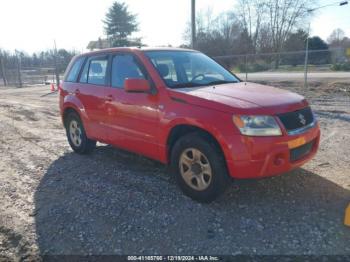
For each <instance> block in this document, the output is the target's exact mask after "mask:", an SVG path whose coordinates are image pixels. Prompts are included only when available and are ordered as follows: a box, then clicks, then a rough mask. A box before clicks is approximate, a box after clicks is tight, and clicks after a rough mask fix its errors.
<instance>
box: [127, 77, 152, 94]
mask: <svg viewBox="0 0 350 262" xmlns="http://www.w3.org/2000/svg"><path fill="white" fill-rule="evenodd" d="M124 89H125V91H126V92H135V93H148V92H150V91H151V85H150V84H149V82H148V80H146V79H142V78H127V79H125V81H124Z"/></svg>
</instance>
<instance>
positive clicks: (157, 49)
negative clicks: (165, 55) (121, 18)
mask: <svg viewBox="0 0 350 262" xmlns="http://www.w3.org/2000/svg"><path fill="white" fill-rule="evenodd" d="M117 51H131V52H133V51H191V52H196V50H193V49H186V48H177V47H141V48H140V47H113V48H106V49H101V50H97V51H91V52H87V53H83V54H81V55H79V56H90V55H98V54H105V53H113V52H117Z"/></svg>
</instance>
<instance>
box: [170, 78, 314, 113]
mask: <svg viewBox="0 0 350 262" xmlns="http://www.w3.org/2000/svg"><path fill="white" fill-rule="evenodd" d="M171 96H172V97H174V98H178V99H182V100H184V101H185V102H187V103H191V104H195V105H198V106H204V107H207V108H213V109H216V110H219V111H225V112H234V113H236V112H238V113H246V114H248V113H257V112H256V110H257V109H259V111H258V113H259V114H279V113H284V112H290V111H295V110H298V109H300V108H303V107H305V106H307V105H308V103H307V101H306V100H305V98H304V97H302V96H300V95H298V94H296V93H292V92H289V91H286V90H282V89H279V88H275V87H271V86H266V85H261V84H255V83H249V82H240V83H232V84H223V85H217V86H208V87H193V88H178V89H172V90H171Z"/></svg>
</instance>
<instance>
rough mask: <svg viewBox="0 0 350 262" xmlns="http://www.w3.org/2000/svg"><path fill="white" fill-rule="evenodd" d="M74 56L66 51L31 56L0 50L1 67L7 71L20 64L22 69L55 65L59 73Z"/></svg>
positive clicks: (46, 52)
mask: <svg viewBox="0 0 350 262" xmlns="http://www.w3.org/2000/svg"><path fill="white" fill-rule="evenodd" d="M76 54H77V52H76V51H74V50H73V51H69V50H66V49H59V50H57V52H56V51H55V50H53V49H52V50H46V51H41V52H38V53H33V54H28V53H26V52H22V51H17V52H10V51H7V50H2V49H0V60H1V62H2V64H3V67H4V68H5V69H7V70H11V69H16V68H17V67H18V63H20V64H21V68H22V69H26V68H28V69H30V68H53V67H55V65H56V64H57V68H58V70H59V72H63V71H64V70H65V69H66V67H67V65H68V64H69V62H70V60H71V59H72V58H73V56H75V55H76ZM0 71H1V68H0ZM0 74H1V72H0Z"/></svg>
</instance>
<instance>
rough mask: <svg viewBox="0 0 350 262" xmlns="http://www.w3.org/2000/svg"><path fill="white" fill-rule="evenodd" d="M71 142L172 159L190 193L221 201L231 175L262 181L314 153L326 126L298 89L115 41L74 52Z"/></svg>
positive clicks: (65, 94) (67, 119)
mask: <svg viewBox="0 0 350 262" xmlns="http://www.w3.org/2000/svg"><path fill="white" fill-rule="evenodd" d="M60 111H61V115H62V120H63V123H64V126H65V128H66V131H67V138H68V141H69V144H70V146H71V147H72V149H73V150H74V151H75V152H77V153H80V154H84V153H88V152H90V151H91V150H93V148H94V147H95V146H96V141H100V142H102V143H107V144H111V145H113V146H116V147H119V148H123V149H126V150H129V151H132V152H135V153H138V154H141V155H144V156H146V157H149V158H152V159H155V160H158V161H160V162H162V163H164V164H170V165H171V166H172V168H173V170H174V171H175V172H174V173H175V176H176V180H177V182H178V184H179V186H180V188H181V189H182V190H183V192H184V193H185V194H186V195H188V196H190V197H192V198H193V199H196V200H198V201H204V202H209V201H212V200H213V199H215V198H216V197H217V196H218V195H219V194H220V193H222V192H223V191H224V189H225V188H226V186H227V185H229V181H230V178H262V177H268V176H274V175H278V174H281V173H284V172H286V171H289V170H291V169H293V168H296V167H299V166H301V165H302V164H304V163H305V162H307V161H308V160H310V159H311V158H312V157H313V156H314V155H315V153H316V151H317V148H318V145H319V140H320V130H319V125H318V123H317V120H316V118H315V116H314V114H313V112H312V111H311V109H310V106H309V104H308V102H307V101H306V100H305V99H304V98H303V97H302V96H300V95H297V94H294V93H291V92H288V91H284V90H280V89H277V88H273V87H270V86H264V85H259V84H255V83H247V82H242V81H241V80H239V78H237V77H236V76H235V75H233V74H232V73H231V72H230V71H228V70H226V69H225V68H223V67H222V66H221V65H219V64H218V63H216V62H215V61H214V60H212V59H211V58H209V57H207V56H206V55H204V54H202V53H200V52H197V51H193V50H185V49H169V48H166V49H160V48H157V49H151V48H144V49H139V48H114V49H106V50H101V51H97V52H91V53H87V54H83V55H79V56H76V57H75V58H74V59H73V60H72V61H71V63H70V65H69V66H68V68H67V71H66V75H65V79H64V82H63V84H62V87H61V89H60Z"/></svg>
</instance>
